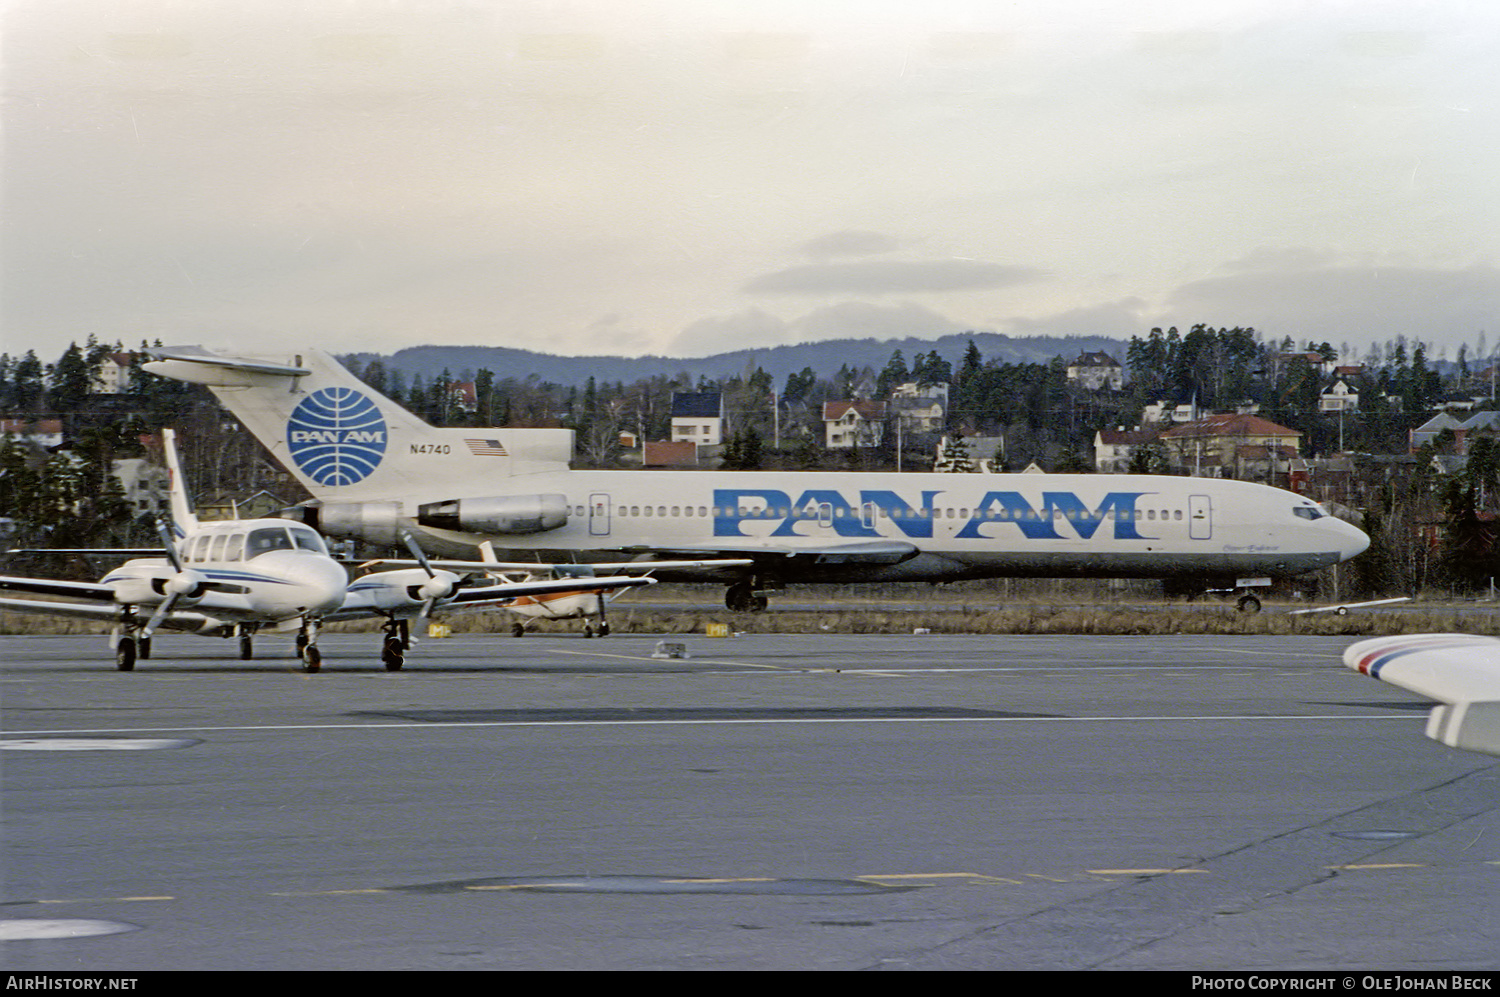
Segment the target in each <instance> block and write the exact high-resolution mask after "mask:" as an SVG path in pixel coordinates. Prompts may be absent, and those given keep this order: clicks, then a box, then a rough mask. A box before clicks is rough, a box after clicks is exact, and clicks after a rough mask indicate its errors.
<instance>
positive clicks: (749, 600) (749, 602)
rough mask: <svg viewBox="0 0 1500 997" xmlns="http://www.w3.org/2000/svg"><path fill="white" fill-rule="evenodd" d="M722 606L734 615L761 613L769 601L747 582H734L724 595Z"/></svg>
mask: <svg viewBox="0 0 1500 997" xmlns="http://www.w3.org/2000/svg"><path fill="white" fill-rule="evenodd" d="M724 605H725V606H726V607H727V608H728V609H730V610H732V611H733V612H736V613H763V612H765V611H766V607H767V606H768V605H770V601H769V600H768V599H766V596H765V593H764V592H762V591H760V590H759V589H757V588H756V587H755V586H754V585H752V584H750V583H749V582H735V583H734V584H733V585H731V586H729V590H728V591H727V592H725V593H724Z"/></svg>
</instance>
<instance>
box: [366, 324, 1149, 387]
mask: <svg viewBox="0 0 1500 997" xmlns="http://www.w3.org/2000/svg"><path fill="white" fill-rule="evenodd" d="M971 339H972V340H973V341H974V345H975V346H977V347H978V348H979V352H980V354H981V355H982V356H983V357H984V359H985V360H987V361H988V360H998V361H1001V362H1004V363H1049V362H1050V361H1051V360H1052V358H1053V357H1058V356H1060V357H1062V358H1063V359H1064V360H1072V359H1074V358H1075V357H1077V356H1078V355H1079V354H1080V353H1085V352H1090V351H1095V350H1099V351H1103V352H1105V353H1108V354H1110V355H1111V356H1113V357H1114V358H1115V359H1116V360H1119V361H1120V362H1121V363H1124V361H1125V347H1126V342H1125V341H1124V340H1118V339H1109V338H1107V337H1104V336H1066V337H1055V336H1021V337H1011V336H1005V335H1001V334H999V333H994V332H974V333H964V334H961V335H953V336H942V337H939V338H937V339H917V338H908V339H887V340H875V339H832V340H826V341H824V342H819V343H799V344H797V345H795V346H768V347H764V348H761V349H751V350H734V351H732V352H729V353H719V354H715V355H714V356H711V357H659V356H648V357H612V356H590V357H559V356H552V355H550V354H546V353H535V352H532V351H531V350H518V349H513V348H511V347H508V346H410V347H407V348H406V349H404V350H398V351H397V352H396V353H394V354H391V355H389V356H387V355H384V354H379V353H350V354H345V355H343V356H341V357H340V358H339V359H340V360H343V361H345V362H348V363H350V364H351V365H355V366H357V367H358V368H359V369H363V368H364V367H365V366H366V365H367V364H369V362H370V361H371V360H376V359H378V360H380V361H381V362H382V363H383V364H385V367H386V369H387V370H388V371H400V372H401V373H402V374H403V375H405V376H406V377H407V378H408V379H409V378H410V377H411V376H412V375H414V374H420V375H421V376H422V377H423V378H424V379H426V378H432V377H435V376H437V375H439V374H441V373H442V372H443V371H445V370H446V371H448V372H449V373H450V374H451V375H452V376H453V377H455V378H464V379H466V378H469V377H472V376H473V374H474V372H475V371H477V370H482V369H485V368H488V369H489V370H492V371H494V373H495V376H496V377H497V378H506V377H514V378H518V379H524V378H527V377H530V376H531V375H533V374H535V375H536V376H537V377H538V378H539V379H541V380H543V381H550V382H552V383H554V384H563V385H582V384H584V383H585V382H587V381H588V379H589V378H590V377H593V378H596V379H598V380H600V381H624V382H625V383H626V384H629V383H631V382H632V381H638V380H641V379H642V378H647V377H652V376H654V375H658V374H660V375H665V376H667V377H673V376H675V375H677V374H681V373H686V374H687V375H688V376H689V377H690V378H692V379H693V380H697V379H698V378H699V377H706V378H711V379H715V380H717V379H719V378H725V377H732V376H734V375H736V374H743V373H745V372H746V371H747V370H750V371H753V370H754V369H755V368H756V367H761V368H763V369H764V370H765V371H766V373H768V374H770V375H771V376H772V377H773V378H775V380H776V382H777V383H778V384H780V383H781V382H783V381H785V379H786V377H787V375H788V374H795V373H799V372H801V370H802V369H803V368H804V367H811V368H812V370H813V373H815V374H817V375H818V376H819V377H825V378H827V377H832V376H833V375H834V374H836V373H837V372H838V369H839V368H840V367H841V366H843V365H844V364H849V365H851V366H853V367H855V368H856V369H857V368H860V367H870V368H872V369H874V370H875V371H876V372H879V370H880V369H881V368H882V367H884V366H885V365H886V362H887V361H889V360H890V358H891V354H892V353H893V352H894V351H896V350H900V351H901V355H902V356H903V357H904V358H905V359H906V363H907V366H910V365H911V363H912V359H913V358H914V357H915V356H916V355H917V354H919V353H920V354H926V353H930V352H932V351H933V350H936V351H937V352H938V355H939V356H941V357H942V358H943V359H944V360H947V361H948V362H949V363H950V364H952V365H953V368H954V370H955V371H956V370H957V369H958V365H959V363H960V362H961V361H962V360H963V357H964V353H965V352H966V351H967V350H968V348H969V341H970V340H971Z"/></svg>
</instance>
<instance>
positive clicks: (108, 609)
mask: <svg viewBox="0 0 1500 997" xmlns="http://www.w3.org/2000/svg"><path fill="white" fill-rule="evenodd" d="M0 609H8V610H10V611H11V612H13V613H32V614H35V615H38V616H69V617H73V618H75V619H82V620H97V621H99V622H101V623H117V622H119V620H120V612H121V607H120V605H119V604H118V603H116V602H114V600H113V599H111V600H110V601H109V602H108V603H103V602H45V601H43V600H41V599H0ZM213 625H217V624H216V621H214V620H211V619H209V618H208V617H207V616H204V615H203V614H202V613H195V612H188V611H183V610H177V611H174V612H170V613H168V614H167V615H166V616H164V617H162V620H161V622H160V623H158V624H157V626H158V628H165V629H168V630H188V631H192V632H194V633H206V632H207V630H208V628H209V627H210V626H213Z"/></svg>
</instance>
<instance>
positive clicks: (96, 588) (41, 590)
mask: <svg viewBox="0 0 1500 997" xmlns="http://www.w3.org/2000/svg"><path fill="white" fill-rule="evenodd" d="M0 589H5V590H8V591H11V592H35V593H36V594H37V595H69V596H72V597H74V598H75V599H99V600H103V601H107V602H108V603H109V604H110V605H112V606H115V605H117V603H116V602H115V590H114V589H113V588H111V587H110V586H108V585H99V584H97V583H96V582H65V581H61V580H58V579H51V578H17V577H14V576H12V575H0Z"/></svg>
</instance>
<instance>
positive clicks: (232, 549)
mask: <svg viewBox="0 0 1500 997" xmlns="http://www.w3.org/2000/svg"><path fill="white" fill-rule="evenodd" d="M244 556H245V535H244V534H243V533H236V534H235V535H234V536H232V537H230V538H229V546H228V548H226V549H225V551H224V560H226V561H238V560H239V559H240V558H242V557H244Z"/></svg>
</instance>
